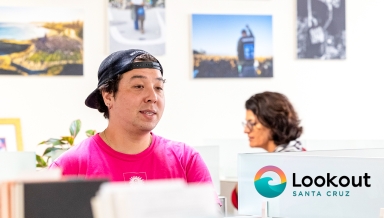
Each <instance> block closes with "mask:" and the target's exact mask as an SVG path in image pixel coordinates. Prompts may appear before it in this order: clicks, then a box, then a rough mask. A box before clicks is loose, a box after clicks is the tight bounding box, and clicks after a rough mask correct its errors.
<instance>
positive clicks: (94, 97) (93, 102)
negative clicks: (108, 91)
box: [85, 89, 100, 109]
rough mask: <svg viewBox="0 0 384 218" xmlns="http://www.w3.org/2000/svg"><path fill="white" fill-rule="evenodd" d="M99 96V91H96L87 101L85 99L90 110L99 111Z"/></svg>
mask: <svg viewBox="0 0 384 218" xmlns="http://www.w3.org/2000/svg"><path fill="white" fill-rule="evenodd" d="M97 95H100V91H99V89H95V90H94V91H93V92H92V93H91V94H89V95H88V97H87V99H85V105H87V106H88V107H90V108H93V109H97Z"/></svg>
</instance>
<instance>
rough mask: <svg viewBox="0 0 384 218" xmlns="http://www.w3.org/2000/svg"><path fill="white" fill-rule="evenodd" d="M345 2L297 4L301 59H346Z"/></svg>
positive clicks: (301, 1) (304, 1)
mask: <svg viewBox="0 0 384 218" xmlns="http://www.w3.org/2000/svg"><path fill="white" fill-rule="evenodd" d="M345 35H346V34H345V0H297V58H298V59H323V60H327V59H346V44H345Z"/></svg>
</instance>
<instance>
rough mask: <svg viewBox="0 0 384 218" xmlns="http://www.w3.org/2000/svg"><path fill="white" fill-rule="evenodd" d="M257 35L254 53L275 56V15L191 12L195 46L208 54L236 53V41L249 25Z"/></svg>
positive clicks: (193, 43) (193, 47)
mask: <svg viewBox="0 0 384 218" xmlns="http://www.w3.org/2000/svg"><path fill="white" fill-rule="evenodd" d="M247 24H248V26H249V27H250V29H251V31H252V33H253V35H254V36H255V56H256V57H258V56H272V54H273V45H272V40H273V38H272V16H270V15H213V14H193V15H192V49H194V50H198V51H200V50H204V51H205V52H206V53H207V54H209V55H230V56H236V55H237V41H238V40H239V38H240V37H241V30H242V29H245V28H246V27H245V26H246V25H247Z"/></svg>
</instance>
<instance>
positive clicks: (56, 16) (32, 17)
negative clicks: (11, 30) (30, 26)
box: [0, 7, 84, 23]
mask: <svg viewBox="0 0 384 218" xmlns="http://www.w3.org/2000/svg"><path fill="white" fill-rule="evenodd" d="M83 14H84V13H83V10H82V9H79V8H76V9H74V8H65V7H0V22H1V23H29V22H72V21H77V20H81V21H82V20H84V19H83Z"/></svg>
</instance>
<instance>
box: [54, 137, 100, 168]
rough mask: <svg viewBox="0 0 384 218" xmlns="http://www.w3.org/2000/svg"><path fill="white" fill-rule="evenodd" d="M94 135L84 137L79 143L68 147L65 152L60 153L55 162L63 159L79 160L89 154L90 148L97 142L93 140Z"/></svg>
mask: <svg viewBox="0 0 384 218" xmlns="http://www.w3.org/2000/svg"><path fill="white" fill-rule="evenodd" d="M94 137H96V136H91V137H89V138H86V139H84V140H83V141H81V142H80V143H78V144H76V145H74V146H73V147H71V148H70V149H68V150H67V151H66V152H64V153H63V154H62V155H60V156H59V157H58V158H57V159H56V160H55V162H57V163H60V162H63V161H68V160H71V161H73V160H79V159H81V158H84V157H86V156H88V155H89V154H90V151H91V150H92V147H94V146H96V144H97V142H96V141H95V140H94Z"/></svg>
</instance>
